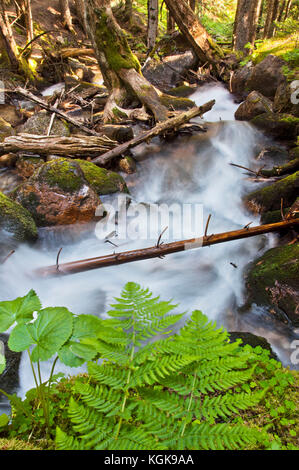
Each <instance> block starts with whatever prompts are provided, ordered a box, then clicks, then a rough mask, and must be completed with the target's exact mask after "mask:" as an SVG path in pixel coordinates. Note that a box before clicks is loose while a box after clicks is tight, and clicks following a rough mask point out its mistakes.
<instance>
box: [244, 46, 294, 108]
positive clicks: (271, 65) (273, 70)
mask: <svg viewBox="0 0 299 470" xmlns="http://www.w3.org/2000/svg"><path fill="white" fill-rule="evenodd" d="M283 65H286V62H285V61H284V60H282V59H280V58H279V57H277V56H275V55H268V56H267V57H266V58H265V59H264V60H263V61H262V62H260V63H259V64H257V65H256V66H255V67H253V69H252V70H251V72H250V74H249V76H248V77H247V80H246V83H245V89H246V91H249V92H250V91H259V92H260V93H262V94H263V95H264V96H266V97H268V98H272V99H274V96H275V94H276V90H277V88H278V86H279V85H280V84H281V83H283V82H284V81H285V76H284V75H283V73H282V70H281V69H282V67H283Z"/></svg>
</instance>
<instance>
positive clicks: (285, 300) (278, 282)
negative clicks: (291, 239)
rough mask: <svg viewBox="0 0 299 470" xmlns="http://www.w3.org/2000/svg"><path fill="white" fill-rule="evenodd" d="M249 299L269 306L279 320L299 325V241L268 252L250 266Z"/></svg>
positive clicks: (248, 277) (247, 283)
mask: <svg viewBox="0 0 299 470" xmlns="http://www.w3.org/2000/svg"><path fill="white" fill-rule="evenodd" d="M246 285H247V290H248V301H249V302H250V303H255V304H257V305H263V306H267V307H268V308H269V309H268V310H269V312H270V313H272V314H274V315H275V316H276V317H277V318H278V319H280V320H282V321H284V322H289V323H291V324H292V325H293V326H298V325H299V244H298V243H296V244H293V245H287V246H281V247H277V248H273V249H271V250H269V251H267V252H266V253H265V254H264V255H263V256H262V257H261V258H259V259H258V260H256V261H255V262H254V263H252V265H251V266H250V268H249V271H248V273H247V276H246Z"/></svg>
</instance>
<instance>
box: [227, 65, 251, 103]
mask: <svg viewBox="0 0 299 470" xmlns="http://www.w3.org/2000/svg"><path fill="white" fill-rule="evenodd" d="M252 69H253V67H252V64H251V63H250V64H247V65H245V67H242V68H240V69H238V70H237V71H236V72H235V73H234V75H233V76H232V80H231V87H232V93H234V94H235V95H238V96H240V97H243V98H245V97H246V95H247V94H248V92H247V91H246V82H247V80H248V79H249V77H250V76H251V74H252Z"/></svg>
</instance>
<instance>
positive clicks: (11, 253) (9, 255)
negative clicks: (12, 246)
mask: <svg viewBox="0 0 299 470" xmlns="http://www.w3.org/2000/svg"><path fill="white" fill-rule="evenodd" d="M14 253H15V250H11V252H10V253H8V255H7V256H6V257H5V258H4V260H3V261H2V263H1V264H4V263H6V261H7V260H8V259H9V258H10V257H11V256H12V255H13V254H14Z"/></svg>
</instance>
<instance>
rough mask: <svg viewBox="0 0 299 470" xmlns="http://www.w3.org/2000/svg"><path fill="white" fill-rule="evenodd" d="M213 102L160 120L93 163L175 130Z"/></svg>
mask: <svg viewBox="0 0 299 470" xmlns="http://www.w3.org/2000/svg"><path fill="white" fill-rule="evenodd" d="M214 104H215V100H212V101H209V102H208V103H206V104H204V105H203V106H199V107H196V108H192V109H190V110H189V111H186V112H183V113H180V114H179V115H178V116H175V117H174V118H171V119H167V120H166V121H163V122H160V123H158V124H157V125H156V126H155V127H153V128H152V129H150V130H149V131H147V132H144V133H143V134H141V135H139V136H138V137H135V138H134V139H132V140H129V141H128V142H125V143H123V144H121V145H119V146H117V147H115V148H114V149H113V150H111V151H109V152H107V153H106V154H104V155H102V156H101V157H98V158H95V159H94V160H93V163H95V164H96V165H99V166H105V165H107V163H108V162H109V161H110V160H112V159H113V158H115V157H119V156H120V155H122V154H124V153H126V152H127V151H128V150H130V149H131V148H133V147H136V146H137V145H139V144H141V143H143V142H148V141H149V140H150V139H152V138H153V137H156V136H158V135H163V134H166V133H167V132H169V131H171V130H176V129H178V128H179V127H180V126H182V125H183V124H186V123H187V122H189V121H190V120H191V119H193V118H195V117H197V116H202V115H203V114H205V113H207V112H208V111H210V110H211V109H212V108H213V106H214Z"/></svg>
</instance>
